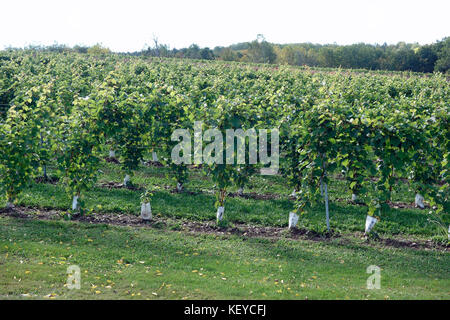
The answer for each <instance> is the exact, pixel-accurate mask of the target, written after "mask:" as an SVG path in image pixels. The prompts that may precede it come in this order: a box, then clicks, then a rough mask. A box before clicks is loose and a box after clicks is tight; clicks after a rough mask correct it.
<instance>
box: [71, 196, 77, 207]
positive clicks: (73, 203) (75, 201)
mask: <svg viewBox="0 0 450 320" xmlns="http://www.w3.org/2000/svg"><path fill="white" fill-rule="evenodd" d="M77 209H78V196H73V199H72V210H77Z"/></svg>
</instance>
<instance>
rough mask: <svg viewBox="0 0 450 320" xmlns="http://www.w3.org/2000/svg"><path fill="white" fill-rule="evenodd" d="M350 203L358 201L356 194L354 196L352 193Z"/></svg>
mask: <svg viewBox="0 0 450 320" xmlns="http://www.w3.org/2000/svg"><path fill="white" fill-rule="evenodd" d="M352 201H353V202H356V201H358V196H357V195H356V194H354V193H352Z"/></svg>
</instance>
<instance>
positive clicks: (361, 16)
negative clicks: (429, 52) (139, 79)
mask: <svg viewBox="0 0 450 320" xmlns="http://www.w3.org/2000/svg"><path fill="white" fill-rule="evenodd" d="M449 13H450V1H449V0H426V1H416V0H409V1H408V0H407V1H404V0H370V1H366V0H359V1H357V0H335V1H332V0H329V1H328V0H308V1H287V0H274V1H266V0H259V1H250V0H221V1H217V0H209V1H206V0H190V1H189V0H185V1H181V0H180V1H176V0H157V1H138V0H126V1H115V0H109V1H96V0H88V1H86V0H77V1H74V0H59V1H58V0H56V1H51V0H35V1H33V0H30V1H26V0H2V1H1V2H0V17H1V18H0V49H2V48H4V47H6V46H14V47H22V46H26V45H30V44H34V45H50V44H53V43H55V42H57V43H59V44H67V45H70V46H73V45H75V44H81V45H92V44H95V43H101V44H103V45H104V46H107V47H109V48H110V49H112V50H114V51H135V50H141V49H143V48H144V47H145V44H146V43H147V44H151V43H152V39H153V36H154V35H155V36H157V37H158V39H159V41H160V43H165V44H169V46H170V47H171V48H173V47H177V48H180V47H186V46H189V45H190V44H192V43H196V44H198V45H200V46H201V47H204V46H208V47H210V48H213V47H214V46H217V45H222V46H226V45H230V44H232V43H237V42H243V41H250V40H253V39H256V35H257V34H258V33H261V34H263V35H264V36H265V38H266V39H267V40H268V41H270V42H275V43H298V42H313V43H334V42H336V43H338V44H351V43H357V42H366V43H380V44H381V43H384V42H387V43H388V44H391V43H397V42H399V41H405V42H419V43H421V44H425V43H432V42H434V41H436V40H440V39H442V38H443V37H445V36H450V18H449V17H450V14H449Z"/></svg>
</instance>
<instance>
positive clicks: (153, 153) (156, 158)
mask: <svg viewBox="0 0 450 320" xmlns="http://www.w3.org/2000/svg"><path fill="white" fill-rule="evenodd" d="M152 159H153V162H158V155H157V154H156V152H155V151H153V152H152Z"/></svg>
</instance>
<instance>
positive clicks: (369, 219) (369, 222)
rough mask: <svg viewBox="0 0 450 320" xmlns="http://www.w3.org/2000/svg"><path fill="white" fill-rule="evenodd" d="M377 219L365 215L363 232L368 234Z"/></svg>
mask: <svg viewBox="0 0 450 320" xmlns="http://www.w3.org/2000/svg"><path fill="white" fill-rule="evenodd" d="M377 221H378V220H377V218H374V217H372V216H367V217H366V227H365V231H364V234H368V233H369V232H370V230H372V228H373V226H374V225H375V223H377Z"/></svg>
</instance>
